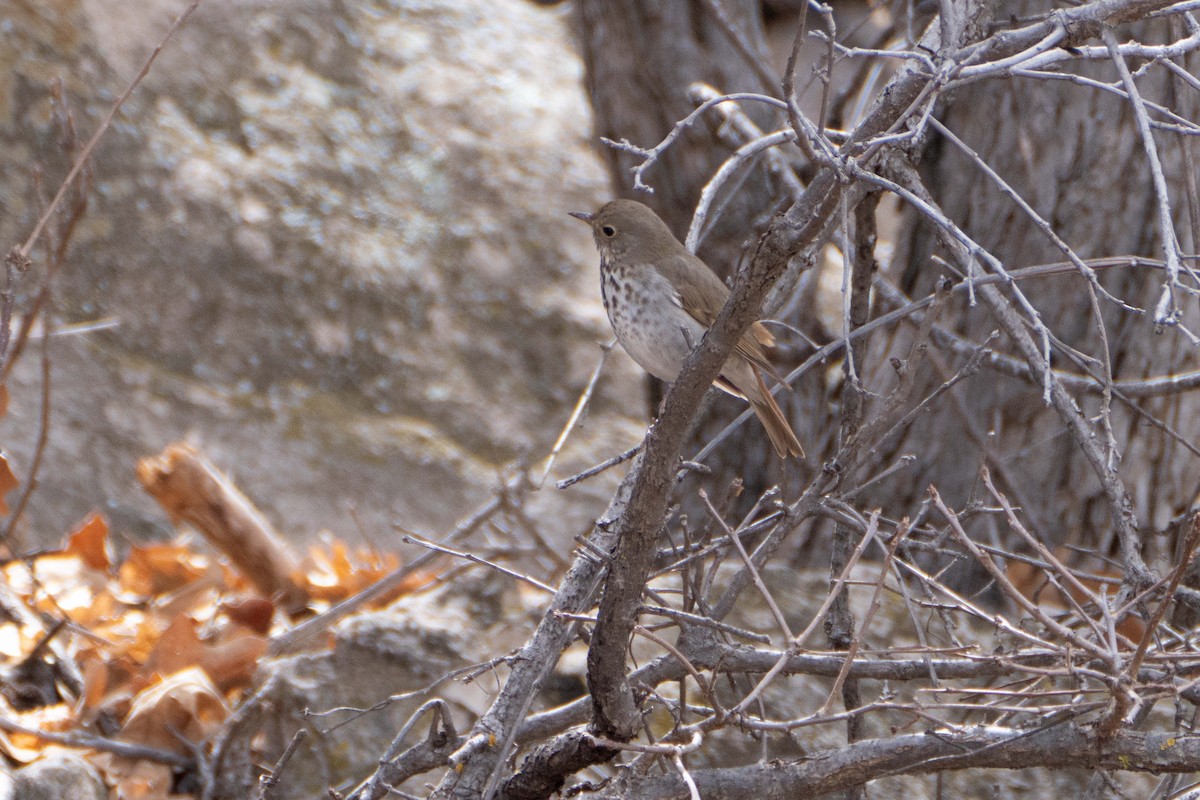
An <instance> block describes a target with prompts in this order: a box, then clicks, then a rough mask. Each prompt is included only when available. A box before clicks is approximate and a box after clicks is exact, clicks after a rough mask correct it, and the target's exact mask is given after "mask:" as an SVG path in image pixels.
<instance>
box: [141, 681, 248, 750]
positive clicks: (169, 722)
mask: <svg viewBox="0 0 1200 800" xmlns="http://www.w3.org/2000/svg"><path fill="white" fill-rule="evenodd" d="M228 716H229V708H228V706H226V705H225V700H224V698H222V697H221V694H220V692H218V691H217V687H216V686H214V685H213V682H212V681H211V680H209V678H208V676H207V675H206V674H204V670H202V669H200V668H199V667H192V668H190V669H185V670H183V671H182V672H177V673H175V674H174V675H170V676H168V677H167V678H165V679H163V681H162V682H161V683H158V684H156V685H154V686H151V687H150V688H149V689H146V690H145V691H143V692H142V693H141V694H139V695H138V696H137V697H135V698H134V700H133V707H132V708H130V709H129V715H128V716H127V717H126V718H125V724H124V725H123V726H122V728H121V733H120V736H119V738H120V739H121V740H122V741H126V742H133V743H135V744H144V745H147V746H148V747H157V748H159V749H161V750H169V751H170V752H172V753H179V754H180V755H189V754H190V753H189V751H188V745H187V744H186V742H190V743H192V744H196V745H198V744H199V743H200V742H202V741H204V740H205V739H206V738H208V737H209V736H211V735H212V734H214V733H216V732H217V729H218V728H220V726H221V723H222V722H224V721H225V718H226V717H228ZM180 737H182V738H183V739H184V740H185V741H180Z"/></svg>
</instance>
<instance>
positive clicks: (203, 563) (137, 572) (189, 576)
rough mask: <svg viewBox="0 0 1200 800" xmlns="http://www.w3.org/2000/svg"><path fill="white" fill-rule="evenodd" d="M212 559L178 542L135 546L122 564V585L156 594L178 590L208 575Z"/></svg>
mask: <svg viewBox="0 0 1200 800" xmlns="http://www.w3.org/2000/svg"><path fill="white" fill-rule="evenodd" d="M208 566H209V562H208V559H207V558H205V557H203V556H201V555H199V554H198V553H196V552H194V551H192V550H189V549H188V548H186V547H184V546H183V545H178V544H151V545H143V546H138V547H134V548H133V549H132V550H130V551H129V556H128V557H127V558H126V559H125V563H124V564H122V565H121V570H120V573H119V574H120V579H121V586H122V588H124V589H125V590H126V591H129V592H133V593H134V594H139V595H142V596H144V597H145V596H152V595H159V594H164V593H166V592H170V591H174V590H175V589H178V588H180V587H181V586H185V585H187V584H189V583H191V582H192V581H195V580H197V579H199V578H200V577H201V576H202V575H204V574H205V572H206V571H207V569H208Z"/></svg>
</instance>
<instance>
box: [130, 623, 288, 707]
mask: <svg viewBox="0 0 1200 800" xmlns="http://www.w3.org/2000/svg"><path fill="white" fill-rule="evenodd" d="M266 652H267V640H266V638H265V637H263V636H259V635H257V634H255V633H253V632H252V631H250V630H248V629H246V628H243V627H241V626H240V625H230V626H229V627H228V628H227V629H226V630H225V631H222V632H221V634H219V635H218V636H217V637H216V638H215V639H213V640H204V639H201V638H200V636H199V635H198V634H197V633H196V621H195V620H194V619H192V618H191V617H189V616H186V615H183V614H181V615H179V616H178V617H176V618H175V619H174V620H172V621H171V624H170V625H168V626H167V629H166V630H165V631H163V633H162V636H160V637H159V639H158V642H157V644H155V646H154V649H153V651H151V653H150V658H149V660H148V661H147V663H146V670H147V671H148V672H149V673H150V674H155V673H160V674H168V673H174V672H178V671H180V670H183V669H185V668H187V667H200V668H201V669H202V670H204V673H205V674H206V675H208V677H209V678H211V679H212V681H213V682H214V683H215V684H216V685H217V686H218V687H220V689H221V690H222V691H228V690H229V689H232V688H234V687H237V686H245V685H247V684H249V682H250V679H251V678H252V677H253V676H254V670H255V669H257V667H258V660H259V659H260V658H262V657H263V655H264V654H265V653H266Z"/></svg>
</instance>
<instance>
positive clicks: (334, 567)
mask: <svg viewBox="0 0 1200 800" xmlns="http://www.w3.org/2000/svg"><path fill="white" fill-rule="evenodd" d="M399 566H400V559H399V558H397V557H396V556H395V555H394V554H392V553H387V554H384V555H380V554H379V553H375V552H372V551H366V550H359V551H357V552H354V553H351V552H350V549H349V548H348V547H347V546H346V545H345V543H344V542H341V541H336V542H334V543H333V544H332V545H331V546H330V547H329V549H328V550H326V549H322V548H319V547H311V548H309V554H308V560H307V562H306V563H305V567H306V569H305V571H304V574H303V576H302V577H303V580H304V582H305V585H306V587H307V589H308V593H309V596H310V597H313V598H315V599H318V600H325V601H327V602H331V603H336V602H338V601H339V600H344V599H346V598H347V597H350V596H351V595H355V594H358V593H359V592H361V591H362V590H363V589H365V588H367V587H368V586H370V585H371V584H373V583H375V582H376V581H378V580H379V579H380V578H382V577H383V576H385V575H387V574H389V573H391V572H394V571H395V570H396V568H397V567H399Z"/></svg>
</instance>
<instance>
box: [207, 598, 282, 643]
mask: <svg viewBox="0 0 1200 800" xmlns="http://www.w3.org/2000/svg"><path fill="white" fill-rule="evenodd" d="M219 610H220V611H221V612H222V613H224V614H225V616H227V617H229V619H231V620H232V621H234V622H236V623H237V624H239V625H243V626H245V627H247V628H249V629H250V630H252V631H254V632H255V633H258V634H262V635H263V636H266V635H267V634H268V633H270V632H271V620H272V619H273V618H274V616H275V604H274V603H272V602H271V601H270V600H267V599H266V598H263V597H237V598H234V599H232V600H226V601H225V602H223V603H221V606H220V609H219Z"/></svg>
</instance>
